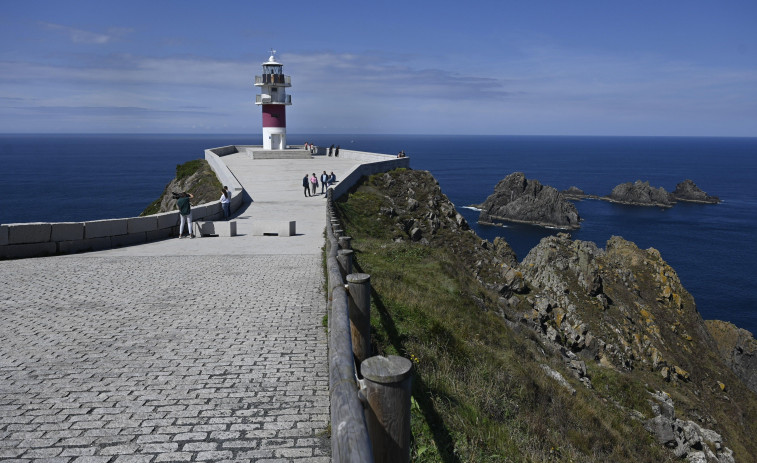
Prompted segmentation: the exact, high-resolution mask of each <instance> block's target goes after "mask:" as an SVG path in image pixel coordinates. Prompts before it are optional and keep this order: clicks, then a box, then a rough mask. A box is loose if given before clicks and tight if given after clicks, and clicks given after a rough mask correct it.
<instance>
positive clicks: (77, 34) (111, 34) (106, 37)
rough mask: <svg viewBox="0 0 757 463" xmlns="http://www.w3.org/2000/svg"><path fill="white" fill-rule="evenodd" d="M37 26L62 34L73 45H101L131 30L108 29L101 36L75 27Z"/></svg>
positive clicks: (46, 23)
mask: <svg viewBox="0 0 757 463" xmlns="http://www.w3.org/2000/svg"><path fill="white" fill-rule="evenodd" d="M39 24H40V25H42V26H43V27H45V28H46V29H49V30H52V31H57V32H61V33H63V34H64V35H66V36H67V37H68V38H69V39H70V40H71V42H73V43H83V44H95V45H103V44H106V43H108V42H111V41H113V40H114V39H117V38H119V37H121V36H123V35H124V34H126V33H128V32H131V29H127V28H110V29H108V30H107V32H106V33H105V34H103V33H97V32H91V31H85V30H83V29H77V28H75V27H70V26H64V25H62V24H53V23H49V22H40V23H39Z"/></svg>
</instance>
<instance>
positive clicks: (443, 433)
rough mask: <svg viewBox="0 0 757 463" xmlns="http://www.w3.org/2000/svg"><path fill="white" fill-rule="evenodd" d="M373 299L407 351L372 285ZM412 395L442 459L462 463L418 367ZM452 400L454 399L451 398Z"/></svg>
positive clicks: (385, 324) (355, 263) (391, 333)
mask: <svg viewBox="0 0 757 463" xmlns="http://www.w3.org/2000/svg"><path fill="white" fill-rule="evenodd" d="M356 254H357V253H356ZM353 266H354V267H355V269H357V271H358V272H361V273H364V270H363V268H362V267H361V266H360V263H359V262H358V261H357V260H356V259H355V260H353ZM371 300H372V302H373V304H374V305H375V306H376V310H377V311H378V314H379V317H380V318H381V325H382V326H383V327H384V329H385V330H386V333H387V337H388V338H389V342H390V343H391V344H392V346H393V347H394V348H395V349H396V351H397V352H405V351H406V349H405V346H404V337H403V336H402V335H400V334H399V332H398V331H397V326H396V325H395V323H394V320H393V319H392V316H391V314H390V313H389V311H388V310H387V308H386V306H385V305H384V303H383V301H382V300H381V296H379V294H378V293H377V292H376V289H375V287H373V286H372V287H371ZM412 396H413V398H414V399H415V402H416V403H417V404H418V407H419V408H420V411H421V413H422V414H423V417H424V418H425V419H426V423H428V424H429V428H430V429H431V434H432V435H433V439H434V442H435V443H436V448H437V449H438V450H439V454H440V456H441V458H442V461H444V462H445V463H462V462H461V461H460V458H458V456H457V455H456V454H455V441H454V440H453V439H452V435H451V434H450V432H449V430H448V429H447V426H446V425H445V424H444V420H443V419H442V417H441V415H440V414H439V412H437V411H436V408H435V407H434V403H433V401H432V400H431V394H430V391H429V388H428V386H427V385H426V383H425V381H423V376H422V375H421V374H420V372H419V371H418V370H417V369H415V371H414V374H413V392H412ZM450 400H453V399H451V398H450Z"/></svg>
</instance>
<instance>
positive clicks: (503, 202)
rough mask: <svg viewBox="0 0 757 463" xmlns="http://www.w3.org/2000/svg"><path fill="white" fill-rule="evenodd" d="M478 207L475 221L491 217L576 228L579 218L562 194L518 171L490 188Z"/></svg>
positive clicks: (489, 219)
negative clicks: (478, 212)
mask: <svg viewBox="0 0 757 463" xmlns="http://www.w3.org/2000/svg"><path fill="white" fill-rule="evenodd" d="M478 207H479V208H480V209H481V213H480V215H479V218H478V221H479V223H488V224H491V223H493V222H494V221H495V220H505V221H511V222H522V223H530V224H534V225H541V226H547V227H557V228H564V229H576V228H579V227H580V223H579V222H580V221H581V218H580V217H579V215H578V211H577V210H576V206H574V205H573V204H571V203H570V202H569V201H567V200H566V199H565V198H564V197H563V195H562V193H560V192H558V191H557V190H556V189H554V188H552V187H551V186H547V185H542V184H541V183H540V182H539V181H538V180H533V179H531V180H529V179H527V178H526V176H525V175H524V174H523V173H522V172H515V173H512V174H510V175H508V176H507V177H505V178H504V179H502V180H501V181H500V182H499V183H497V185H496V186H495V187H494V193H492V194H491V195H489V197H488V198H486V201H484V203H483V204H481V205H480V206H478Z"/></svg>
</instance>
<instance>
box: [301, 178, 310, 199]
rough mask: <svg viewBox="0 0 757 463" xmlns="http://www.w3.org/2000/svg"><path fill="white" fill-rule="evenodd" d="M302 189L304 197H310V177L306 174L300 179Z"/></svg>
mask: <svg viewBox="0 0 757 463" xmlns="http://www.w3.org/2000/svg"><path fill="white" fill-rule="evenodd" d="M302 187H303V188H304V189H305V196H306V197H309V196H310V177H308V174H305V176H304V177H303V178H302Z"/></svg>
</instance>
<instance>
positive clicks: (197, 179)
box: [140, 159, 223, 216]
mask: <svg viewBox="0 0 757 463" xmlns="http://www.w3.org/2000/svg"><path fill="white" fill-rule="evenodd" d="M221 188H223V185H221V182H220V181H219V180H218V177H216V174H215V172H213V169H211V168H210V165H209V164H208V161H206V160H204V159H195V160H193V161H188V162H185V163H184V164H178V165H177V166H176V177H175V178H174V179H173V180H171V181H170V182H169V183H168V185H166V187H165V188H164V189H163V193H162V194H161V195H160V197H159V198H158V199H156V200H155V201H153V202H152V203H151V204H150V205H149V206H147V208H146V209H145V210H144V211H143V212H142V213H141V214H140V216H145V215H152V214H159V213H161V212H170V211H173V210H176V200H175V199H174V198H173V196H172V195H171V193H173V192H177V193H180V192H183V191H186V192H187V193H191V194H192V195H194V199H192V204H193V205H198V204H205V203H209V202H212V201H216V200H218V198H220V197H221Z"/></svg>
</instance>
